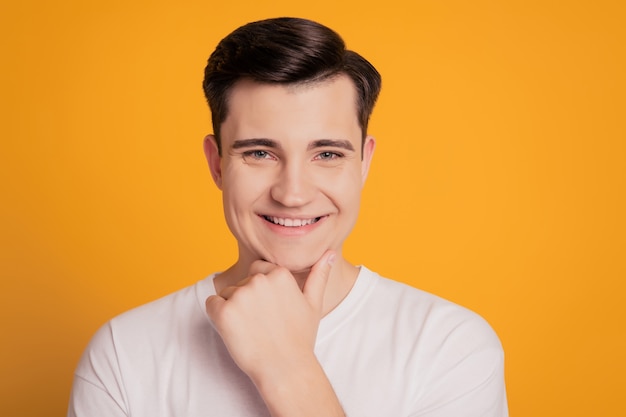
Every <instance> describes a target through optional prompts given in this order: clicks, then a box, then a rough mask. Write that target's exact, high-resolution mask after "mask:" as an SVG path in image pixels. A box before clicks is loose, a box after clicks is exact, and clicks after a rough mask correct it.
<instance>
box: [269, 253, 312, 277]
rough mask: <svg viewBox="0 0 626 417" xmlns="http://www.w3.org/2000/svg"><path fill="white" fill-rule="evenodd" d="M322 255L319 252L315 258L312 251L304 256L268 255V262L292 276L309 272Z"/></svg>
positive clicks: (298, 254)
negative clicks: (284, 269) (285, 269)
mask: <svg viewBox="0 0 626 417" xmlns="http://www.w3.org/2000/svg"><path fill="white" fill-rule="evenodd" d="M323 254H324V251H321V252H320V253H319V254H318V255H317V256H316V254H315V252H313V251H311V252H308V253H306V254H300V253H281V254H277V255H273V256H272V255H270V256H271V257H270V259H269V261H270V262H272V263H274V264H276V265H279V266H282V267H283V268H287V269H288V270H289V271H290V272H291V273H292V274H297V273H301V272H308V271H310V270H311V268H312V267H313V265H315V263H316V262H317V261H318V260H319V259H320V258H321V257H322V255H323ZM311 255H313V256H311Z"/></svg>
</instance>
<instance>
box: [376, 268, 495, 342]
mask: <svg viewBox="0 0 626 417" xmlns="http://www.w3.org/2000/svg"><path fill="white" fill-rule="evenodd" d="M364 275H365V276H366V277H367V280H368V281H369V282H370V287H371V294H370V295H369V296H368V303H367V304H368V307H367V309H366V310H369V313H367V314H370V315H371V317H370V319H371V320H374V321H375V322H376V321H378V320H380V317H385V316H387V317H389V318H390V319H391V320H393V325H394V327H395V328H398V329H403V331H405V332H406V334H407V336H408V335H412V337H414V338H419V339H420V340H422V341H424V340H425V341H427V342H428V344H433V345H438V346H439V348H443V347H451V348H452V349H459V350H463V349H465V350H489V351H493V352H499V351H501V350H502V346H501V344H500V340H499V338H498V336H497V335H496V333H495V331H494V330H493V328H492V327H491V325H490V324H489V323H488V322H487V321H486V320H485V319H484V318H483V317H482V316H480V315H479V314H477V313H476V312H474V311H472V310H470V309H468V308H466V307H463V306H461V305H459V304H456V303H454V302H451V301H449V300H446V299H444V298H442V297H439V296H437V295H434V294H431V293H429V292H426V291H423V290H420V289H418V288H415V287H412V286H410V285H407V284H404V283H402V282H398V281H394V280H391V279H389V278H385V277H382V276H380V275H378V274H377V273H375V272H372V271H370V270H368V269H365V270H364ZM377 317H378V318H377Z"/></svg>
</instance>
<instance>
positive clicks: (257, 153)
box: [243, 149, 271, 159]
mask: <svg viewBox="0 0 626 417" xmlns="http://www.w3.org/2000/svg"><path fill="white" fill-rule="evenodd" d="M243 157H244V158H253V159H268V158H271V155H270V153H269V152H268V151H263V150H260V149H255V150H252V151H246V152H244V153H243Z"/></svg>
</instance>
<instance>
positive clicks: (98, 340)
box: [77, 277, 212, 375]
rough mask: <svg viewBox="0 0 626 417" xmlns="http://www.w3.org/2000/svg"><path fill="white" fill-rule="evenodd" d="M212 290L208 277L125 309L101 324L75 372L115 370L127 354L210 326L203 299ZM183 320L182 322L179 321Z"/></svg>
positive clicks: (149, 351)
mask: <svg viewBox="0 0 626 417" xmlns="http://www.w3.org/2000/svg"><path fill="white" fill-rule="evenodd" d="M211 290H212V280H211V277H209V278H207V279H205V280H203V281H199V282H198V283H196V284H194V285H191V286H188V287H185V288H183V289H181V290H178V291H176V292H174V293H171V294H169V295H166V296H164V297H162V298H159V299H157V300H154V301H151V302H149V303H147V304H143V305H141V306H138V307H135V308H133V309H131V310H128V311H126V312H124V313H122V314H120V315H118V316H116V317H114V318H112V319H111V320H109V321H108V322H107V323H105V324H104V325H103V326H101V327H100V328H99V329H98V330H97V331H96V333H95V334H94V336H93V337H92V339H91V340H90V342H89V344H88V345H87V348H86V349H85V351H84V352H83V356H82V358H81V360H80V362H79V365H78V368H77V374H78V375H81V374H85V375H88V374H90V373H94V372H95V373H98V370H101V371H105V369H106V370H107V371H108V372H110V373H115V369H111V367H112V366H113V365H114V364H115V363H117V362H119V361H120V360H122V359H123V358H127V359H129V360H132V359H133V358H140V357H142V356H144V357H145V356H146V355H154V354H155V353H156V352H155V350H158V349H165V346H167V345H168V344H169V345H170V346H171V343H172V342H175V341H176V340H178V339H181V340H182V339H183V338H185V337H187V336H188V335H190V334H194V332H195V331H196V330H198V329H202V328H204V329H206V328H207V327H209V326H210V324H209V321H208V319H207V317H206V315H205V314H204V300H205V299H206V297H207V296H208V295H210V294H206V295H205V293H210V291H211ZM181 324H184V325H181Z"/></svg>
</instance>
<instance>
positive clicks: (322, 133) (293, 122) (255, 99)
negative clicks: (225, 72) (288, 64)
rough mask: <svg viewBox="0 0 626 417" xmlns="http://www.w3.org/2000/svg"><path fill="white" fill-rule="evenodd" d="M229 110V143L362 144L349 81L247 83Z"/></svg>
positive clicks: (238, 86)
mask: <svg viewBox="0 0 626 417" xmlns="http://www.w3.org/2000/svg"><path fill="white" fill-rule="evenodd" d="M228 107H229V111H228V116H227V117H226V120H225V121H224V123H223V124H222V129H221V133H222V139H223V140H225V141H228V140H229V139H230V140H236V139H242V138H250V137H266V138H272V139H276V140H280V139H287V138H299V139H309V140H312V139H320V138H331V137H334V138H339V137H342V138H344V139H350V138H351V137H352V136H355V137H357V138H358V140H360V135H361V130H360V126H359V123H358V117H357V104H356V88H355V87H354V84H353V82H352V81H351V80H350V79H349V78H348V77H347V76H344V75H340V76H337V77H333V78H331V79H328V80H325V81H322V82H314V83H304V84H295V85H282V84H265V83H257V82H254V81H251V80H241V81H239V82H237V84H235V86H234V87H233V89H232V91H231V93H230V95H229V99H228Z"/></svg>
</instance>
